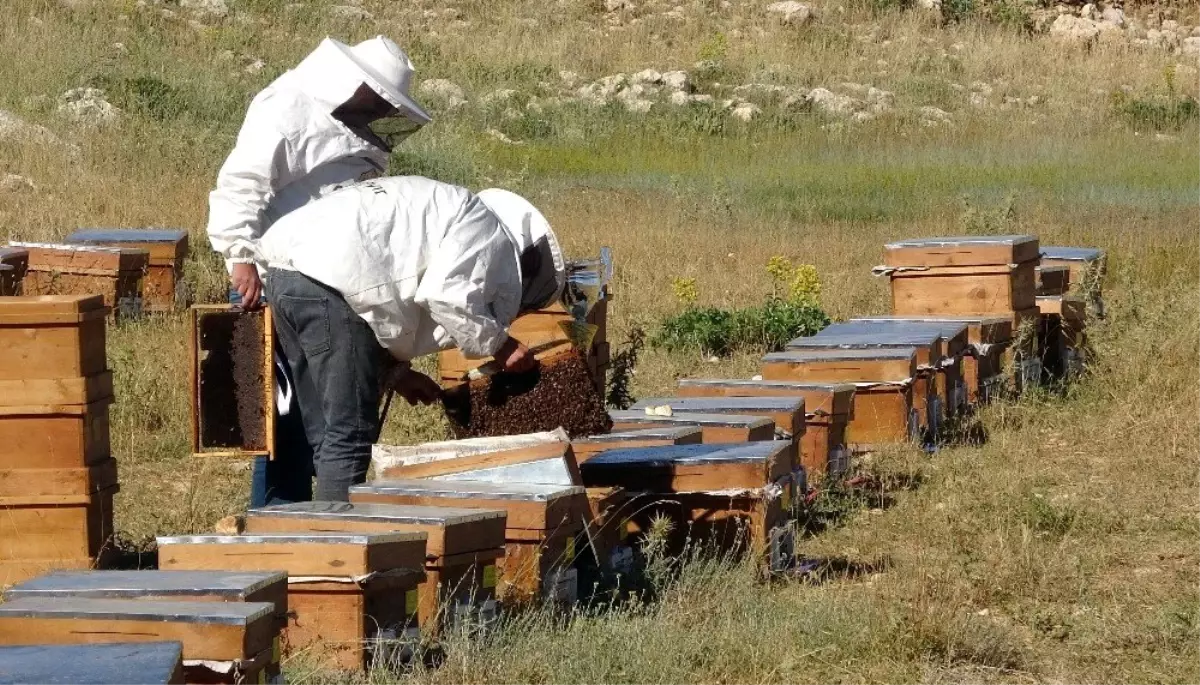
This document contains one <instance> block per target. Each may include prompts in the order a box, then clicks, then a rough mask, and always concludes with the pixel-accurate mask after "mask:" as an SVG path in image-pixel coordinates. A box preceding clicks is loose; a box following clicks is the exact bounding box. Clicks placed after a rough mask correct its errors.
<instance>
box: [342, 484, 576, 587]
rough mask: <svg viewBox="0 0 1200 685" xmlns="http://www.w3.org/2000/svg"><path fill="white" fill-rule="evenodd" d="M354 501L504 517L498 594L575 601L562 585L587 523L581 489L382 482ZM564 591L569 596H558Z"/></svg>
mask: <svg viewBox="0 0 1200 685" xmlns="http://www.w3.org/2000/svg"><path fill="white" fill-rule="evenodd" d="M350 501H351V502H353V503H360V502H364V503H370V502H374V503H379V504H400V505H416V506H434V507H438V506H446V507H459V508H464V509H487V510H493V511H504V512H505V513H506V514H507V519H506V524H505V531H504V557H503V558H502V559H501V560H500V561H499V563H498V564H497V566H498V570H499V572H500V577H499V583H498V587H497V594H498V596H499V598H500V600H501V601H502V602H504V603H505V604H506V605H510V604H524V603H529V602H532V601H537V600H540V599H550V600H558V601H562V602H566V603H570V602H573V601H574V599H575V597H576V596H577V594H578V592H577V588H570V587H569V581H568V583H567V585H568V587H562V586H561V585H560V582H559V581H560V579H562V578H564V577H566V576H567V575H568V574H569V572H570V570H571V568H572V567H573V565H574V562H575V545H576V541H577V538H578V537H579V536H580V534H581V533H582V532H583V529H584V526H585V525H586V523H587V520H588V502H587V495H586V493H585V491H584V489H583V488H582V487H579V486H569V487H563V486H559V485H543V484H538V483H509V484H505V483H489V482H481V481H458V480H456V481H436V480H383V481H374V482H371V483H367V484H365V485H357V486H354V487H351V488H350ZM559 590H563V591H564V592H565V593H566V594H567V596H566V597H563V596H558V595H557V594H556V592H557V591H559Z"/></svg>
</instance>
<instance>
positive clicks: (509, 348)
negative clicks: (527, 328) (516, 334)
mask: <svg viewBox="0 0 1200 685" xmlns="http://www.w3.org/2000/svg"><path fill="white" fill-rule="evenodd" d="M496 360H497V361H499V362H500V363H502V364H504V370H505V371H511V372H513V373H523V372H525V371H532V370H533V369H534V368H536V367H537V359H536V358H535V357H534V356H533V355H532V354H529V348H528V347H525V346H524V345H522V344H521V343H520V342H519V341H518V340H517V339H516V338H511V337H510V338H509V339H508V340H505V341H504V344H503V345H501V346H500V349H499V350H496Z"/></svg>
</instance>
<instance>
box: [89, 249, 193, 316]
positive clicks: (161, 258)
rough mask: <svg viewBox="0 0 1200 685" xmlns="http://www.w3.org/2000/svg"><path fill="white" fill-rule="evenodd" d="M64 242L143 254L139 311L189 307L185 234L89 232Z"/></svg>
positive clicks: (164, 310) (166, 310)
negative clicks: (185, 282)
mask: <svg viewBox="0 0 1200 685" xmlns="http://www.w3.org/2000/svg"><path fill="white" fill-rule="evenodd" d="M66 242H67V243H82V244H88V245H99V246H101V247H116V248H131V249H137V250H145V251H146V252H147V254H148V261H147V268H146V277H145V280H144V281H143V284H142V301H143V309H144V310H146V311H150V312H169V311H173V310H175V309H182V308H184V307H187V306H188V305H189V304H190V302H189V297H188V295H187V292H186V291H187V288H186V286H185V284H184V282H183V262H184V260H185V259H187V255H188V234H187V231H181V230H174V229H90V230H81V231H76V232H74V233H72V234H71V235H69V236H67V238H66Z"/></svg>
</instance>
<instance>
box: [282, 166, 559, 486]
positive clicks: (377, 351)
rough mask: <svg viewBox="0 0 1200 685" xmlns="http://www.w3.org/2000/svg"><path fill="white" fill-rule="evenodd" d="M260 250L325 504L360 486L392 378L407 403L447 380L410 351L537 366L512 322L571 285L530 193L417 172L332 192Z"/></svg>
mask: <svg viewBox="0 0 1200 685" xmlns="http://www.w3.org/2000/svg"><path fill="white" fill-rule="evenodd" d="M258 247H259V250H258V253H259V255H260V257H261V259H262V260H263V263H264V266H265V267H266V268H267V279H266V292H267V301H268V302H269V303H270V305H271V310H272V311H273V312H274V315H275V321H276V330H277V332H278V335H279V339H280V344H281V345H282V346H283V350H284V353H285V355H286V357H287V360H288V363H289V365H290V366H291V370H292V373H293V378H294V380H295V383H296V397H297V399H298V400H299V404H300V408H301V414H302V416H303V417H304V423H305V428H306V429H307V431H308V437H309V441H310V443H311V444H312V446H313V448H314V451H315V452H316V460H315V461H316V471H317V485H316V498H317V499H318V500H324V501H345V500H346V499H347V497H348V489H349V488H350V486H351V485H355V484H358V483H362V482H363V481H364V480H366V476H367V467H368V466H369V465H370V460H371V445H372V443H373V442H374V441H375V439H376V436H377V434H378V430H379V414H378V412H379V401H380V396H381V392H382V390H383V387H382V386H383V384H384V382H385V381H384V380H383V379H384V377H387V378H389V379H390V380H388V381H386V382H389V383H390V384H391V385H392V387H393V388H394V389H395V390H396V391H397V392H398V393H399V394H400V395H401V396H403V397H405V398H406V399H407V400H408V401H409V402H410V403H416V402H425V403H428V402H433V401H434V400H436V399H437V398H438V397H439V395H440V387H439V386H438V384H437V383H436V382H435V381H434V380H433V379H431V378H429V377H428V376H425V375H423V374H421V373H418V372H417V371H414V370H413V369H412V367H411V364H409V362H411V360H413V359H414V358H416V357H419V356H422V355H426V354H430V353H433V352H436V351H438V350H440V349H445V348H448V347H457V348H458V349H460V350H462V351H463V353H464V354H466V355H467V356H468V357H474V358H480V357H486V356H492V357H494V358H495V359H496V360H497V361H499V362H501V363H503V365H504V367H505V368H506V369H509V370H523V369H528V368H530V367H532V366H533V365H534V364H535V363H536V362H534V361H533V357H532V356H531V355H530V354H529V351H528V349H527V348H526V347H525V346H524V345H522V344H521V343H520V341H518V340H516V339H515V338H513V337H511V336H510V335H509V334H508V327H509V325H510V324H511V323H512V321H513V320H514V319H515V318H516V317H517V315H518V314H520V313H521V312H524V311H530V310H534V309H540V308H542V307H545V306H547V305H549V304H551V303H552V302H554V301H556V300H557V299H558V298H560V297H561V294H562V292H563V288H564V286H565V284H566V265H565V261H564V258H563V254H562V250H561V249H560V248H559V245H558V241H557V239H556V238H555V235H554V232H553V231H552V230H551V228H550V225H549V223H547V222H546V219H545V218H544V217H543V216H542V215H541V213H539V212H538V210H537V209H536V208H534V207H533V205H531V204H530V203H529V202H528V201H526V200H525V199H523V198H521V197H519V196H517V195H515V194H513V193H511V192H508V191H505V190H499V189H491V190H484V191H481V192H479V193H478V194H474V193H471V192H470V191H468V190H466V189H465V188H460V187H458V186H454V185H450V184H447V183H441V182H439V181H434V180H431V179H427V178H422V177H417V176H400V177H393V178H380V179H375V180H370V181H364V182H362V183H358V184H355V185H352V186H349V187H346V188H343V189H341V190H338V191H336V192H334V193H331V194H329V195H326V196H325V197H323V198H321V199H319V200H316V201H315V202H312V203H310V204H307V205H305V206H304V207H302V208H300V209H298V210H296V211H294V212H292V213H290V214H288V215H287V216H285V217H283V218H282V219H280V220H279V221H278V222H276V224H275V225H274V226H272V227H271V230H270V231H268V232H267V233H266V234H265V235H264V236H263V237H262V239H261V240H260V241H259V245H258ZM390 364H396V365H397V366H396V368H393V369H392V370H391V371H390V372H388V373H385V369H386V368H387V367H388V366H389V365H390Z"/></svg>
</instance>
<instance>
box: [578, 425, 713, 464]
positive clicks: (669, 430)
mask: <svg viewBox="0 0 1200 685" xmlns="http://www.w3.org/2000/svg"><path fill="white" fill-rule="evenodd" d="M703 438H704V431H703V430H701V429H700V427H699V426H655V427H652V428H641V429H635V430H625V431H618V432H615V433H604V434H602V435H590V436H588V437H586V438H579V439H577V440H572V441H571V449H572V451H574V452H575V459H576V461H577V462H578V463H580V464H582V463H584V462H586V461H587V460H588V459H591V458H592V457H594V456H596V455H597V454H599V453H601V452H604V451H607V450H612V449H621V448H626V447H659V446H662V445H695V444H699V443H700V442H702V440H703Z"/></svg>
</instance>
